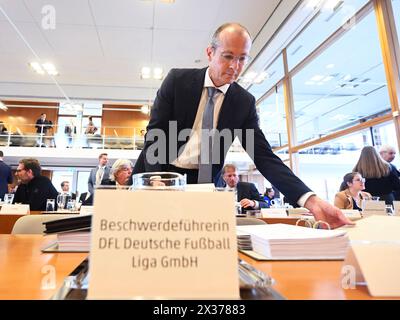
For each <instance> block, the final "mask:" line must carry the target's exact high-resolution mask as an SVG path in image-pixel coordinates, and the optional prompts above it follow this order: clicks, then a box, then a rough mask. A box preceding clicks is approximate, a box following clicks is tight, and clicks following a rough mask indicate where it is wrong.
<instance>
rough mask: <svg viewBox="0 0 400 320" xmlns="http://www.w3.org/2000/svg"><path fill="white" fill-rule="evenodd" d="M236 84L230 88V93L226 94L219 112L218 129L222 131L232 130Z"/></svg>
mask: <svg viewBox="0 0 400 320" xmlns="http://www.w3.org/2000/svg"><path fill="white" fill-rule="evenodd" d="M234 85H235V84H234V83H232V84H231V85H230V86H229V89H228V91H227V92H226V95H225V98H224V102H223V103H222V106H221V110H220V112H219V117H218V123H217V129H218V130H222V129H224V128H230V127H231V126H232V123H233V116H234V113H235V112H234V110H232V109H233V107H234V106H235V100H234V99H235V88H234Z"/></svg>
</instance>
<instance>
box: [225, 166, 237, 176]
mask: <svg viewBox="0 0 400 320" xmlns="http://www.w3.org/2000/svg"><path fill="white" fill-rule="evenodd" d="M228 169H233V170H235V171H237V168H236V166H235V165H234V164H231V163H228V164H226V165H224V167H223V168H222V174H223V175H224V174H225V172H226V170H228Z"/></svg>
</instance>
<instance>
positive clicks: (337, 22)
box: [287, 0, 368, 70]
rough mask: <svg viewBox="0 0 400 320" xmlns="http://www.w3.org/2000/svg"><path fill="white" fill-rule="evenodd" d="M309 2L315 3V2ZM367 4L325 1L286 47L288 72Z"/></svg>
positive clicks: (353, 0) (348, 0) (362, 1)
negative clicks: (310, 20)
mask: <svg viewBox="0 0 400 320" xmlns="http://www.w3.org/2000/svg"><path fill="white" fill-rule="evenodd" d="M310 2H311V3H312V2H314V3H315V1H310ZM367 2H368V0H346V1H325V2H324V4H323V5H322V7H321V9H320V10H319V12H318V13H317V15H316V16H315V18H314V20H312V22H311V23H310V24H309V25H308V27H307V28H306V29H305V30H304V31H303V32H302V33H301V34H300V35H299V36H298V37H297V38H296V39H295V40H293V42H292V43H291V44H290V45H289V46H288V48H287V53H288V65H289V70H291V69H293V67H295V66H296V65H297V64H298V63H299V62H300V61H302V60H303V59H304V58H305V57H306V56H307V55H309V54H310V53H311V52H312V51H313V50H315V49H316V48H317V47H318V46H319V45H320V44H321V43H322V42H323V41H324V40H326V39H327V38H328V37H329V36H330V35H331V34H332V33H333V32H334V31H335V30H337V29H338V28H339V27H340V26H342V25H343V24H345V23H346V21H347V20H348V19H349V18H350V17H352V16H354V15H355V14H356V12H357V11H358V10H359V9H360V8H361V7H362V6H364V5H365V4H366V3H367ZM351 22H352V21H350V23H351Z"/></svg>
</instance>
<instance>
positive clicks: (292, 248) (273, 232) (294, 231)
mask: <svg viewBox="0 0 400 320" xmlns="http://www.w3.org/2000/svg"><path fill="white" fill-rule="evenodd" d="M237 238H238V248H239V250H242V251H243V252H244V253H249V255H251V256H254V255H253V254H252V252H246V250H248V248H249V247H250V245H249V243H251V248H252V250H251V251H253V252H254V253H255V254H256V255H255V256H254V258H256V256H258V258H259V259H261V260H344V258H345V256H346V252H347V249H348V245H349V240H348V237H347V233H346V231H345V230H325V229H313V228H305V227H300V226H293V225H288V224H280V223H278V224H267V225H251V226H237ZM256 259H257V258H256Z"/></svg>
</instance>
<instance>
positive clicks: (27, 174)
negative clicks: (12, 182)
mask: <svg viewBox="0 0 400 320" xmlns="http://www.w3.org/2000/svg"><path fill="white" fill-rule="evenodd" d="M15 176H16V177H17V179H18V180H19V181H21V183H23V184H26V183H28V182H29V181H31V180H32V179H33V178H34V177H33V174H32V170H26V169H25V166H24V164H23V163H20V164H18V167H17V170H16V172H15Z"/></svg>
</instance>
